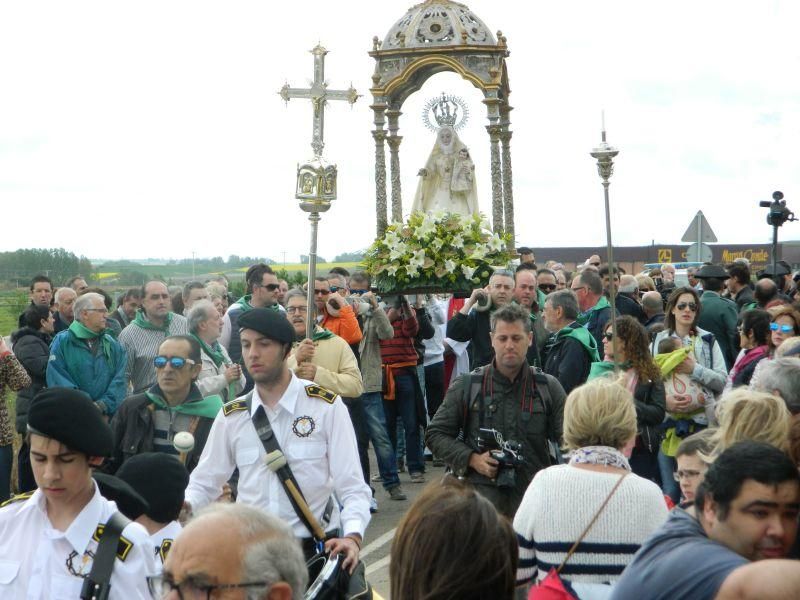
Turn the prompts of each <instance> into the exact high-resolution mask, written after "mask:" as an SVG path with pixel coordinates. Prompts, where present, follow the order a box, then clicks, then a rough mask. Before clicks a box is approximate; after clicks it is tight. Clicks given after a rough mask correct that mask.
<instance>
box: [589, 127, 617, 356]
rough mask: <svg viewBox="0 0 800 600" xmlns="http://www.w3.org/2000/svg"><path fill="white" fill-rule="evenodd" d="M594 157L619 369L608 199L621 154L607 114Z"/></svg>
mask: <svg viewBox="0 0 800 600" xmlns="http://www.w3.org/2000/svg"><path fill="white" fill-rule="evenodd" d="M590 154H591V155H592V158H595V159H597V173H598V175H600V179H602V181H603V194H604V197H605V209H606V252H607V254H608V269H609V278H608V279H609V294H608V295H609V302H610V304H611V335H612V338H611V347H612V349H613V352H614V370H616V369H617V365H618V363H617V360H618V357H617V307H616V298H615V296H616V284H615V283H614V276H615V275H616V266H615V265H614V248H613V246H612V244H611V207H610V203H609V199H608V186H609V184H610V182H609V179H610V178H611V175H613V174H614V157H615V156H617V154H619V150H617V149H616V148H614V147H613V146H611V145H609V144H608V142H606V124H605V115H603V126H602V132H601V141H600V145H599V146H596V147H595V148H593V149H592V151H591V153H590Z"/></svg>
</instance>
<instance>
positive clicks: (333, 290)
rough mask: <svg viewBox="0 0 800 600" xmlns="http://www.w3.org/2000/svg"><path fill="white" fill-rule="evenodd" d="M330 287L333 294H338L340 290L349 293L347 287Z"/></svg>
mask: <svg viewBox="0 0 800 600" xmlns="http://www.w3.org/2000/svg"><path fill="white" fill-rule="evenodd" d="M329 287H330V288H331V293H336V292H338V291H339V290H343V291H345V292H346V291H347V288H346V287H342V286H340V285H332V286H329Z"/></svg>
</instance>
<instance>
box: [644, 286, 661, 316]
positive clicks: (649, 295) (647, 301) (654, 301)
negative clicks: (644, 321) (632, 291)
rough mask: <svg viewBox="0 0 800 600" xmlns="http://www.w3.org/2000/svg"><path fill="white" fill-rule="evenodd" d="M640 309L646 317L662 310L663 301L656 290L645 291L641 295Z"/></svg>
mask: <svg viewBox="0 0 800 600" xmlns="http://www.w3.org/2000/svg"><path fill="white" fill-rule="evenodd" d="M642 310H644V312H645V314H647V316H648V317H652V316H653V315H657V314H659V313H662V312H664V301H663V300H662V299H661V294H659V293H658V292H645V294H644V296H642Z"/></svg>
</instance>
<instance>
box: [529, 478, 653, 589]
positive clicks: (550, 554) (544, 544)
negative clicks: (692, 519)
mask: <svg viewBox="0 0 800 600" xmlns="http://www.w3.org/2000/svg"><path fill="white" fill-rule="evenodd" d="M619 477H620V475H619V474H618V473H605V472H598V471H589V470H587V469H581V468H578V467H571V466H569V465H556V466H554V467H550V468H547V469H544V470H542V471H539V472H538V473H537V474H536V476H535V477H534V478H533V481H532V482H531V484H530V486H528V490H527V491H526V492H525V497H524V498H523V499H522V504H521V505H520V507H519V510H517V514H516V516H515V517H514V529H515V531H516V532H517V539H518V541H519V568H518V570H517V584H524V583H527V582H530V581H531V580H533V579H534V578H536V579H539V580H541V579H543V578H544V577H545V575H547V572H548V571H549V570H550V568H551V567H556V568H557V567H558V565H560V564H561V561H563V560H564V557H565V556H566V554H567V552H568V551H569V549H570V548H571V547H572V544H574V543H575V541H576V540H577V539H578V537H579V536H580V534H581V533H582V532H583V530H584V529H585V528H586V526H587V525H588V524H589V522H590V521H591V520H592V517H593V516H594V515H595V513H596V512H597V509H598V508H600V505H601V504H602V503H603V501H604V500H605V499H606V497H607V496H608V494H609V492H611V489H612V488H613V487H614V485H615V484H616V483H617V480H618V479H619ZM667 512H668V511H667V506H666V504H665V502H664V497H663V495H662V494H661V490H660V489H659V488H658V486H657V485H656V484H655V483H653V482H652V481H648V480H647V479H644V478H642V477H639V476H637V475H634V474H633V473H631V474H630V475H628V476H627V477H626V478H625V480H624V481H623V482H622V484H621V485H620V487H619V489H618V490H617V492H616V493H615V494H614V497H613V498H611V501H610V502H609V503H608V506H606V508H605V510H603V512H602V514H601V515H600V517H599V518H598V519H597V521H596V522H595V524H594V526H593V527H592V528H591V530H589V533H588V534H587V535H586V537H585V538H584V539H583V541H582V542H581V543H580V545H579V546H578V548H577V550H576V552H575V553H574V554H573V555H572V557H571V558H570V559H569V561H568V562H567V564H566V565H565V567H564V568H563V569H562V571H561V577H562V578H563V579H565V580H568V581H571V582H575V583H608V582H614V581H616V580H617V579H618V578H619V576H620V574H621V573H622V571H623V569H624V568H625V566H626V565H627V564H628V563H629V562H630V561H631V559H632V558H633V555H634V554H635V553H636V551H637V550H638V549H639V546H640V545H641V544H642V542H644V540H645V539H647V538H648V537H649V536H650V534H651V533H652V532H653V531H654V530H655V529H657V528H658V527H660V526H661V524H662V523H663V522H664V521H665V520H666V518H667ZM537 569H538V573H537Z"/></svg>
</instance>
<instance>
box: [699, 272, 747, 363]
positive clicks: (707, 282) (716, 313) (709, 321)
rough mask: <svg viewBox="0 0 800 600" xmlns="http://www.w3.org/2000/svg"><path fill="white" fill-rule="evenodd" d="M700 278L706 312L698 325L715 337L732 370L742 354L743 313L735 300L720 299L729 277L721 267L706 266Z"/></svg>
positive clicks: (701, 300) (703, 311)
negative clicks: (739, 322)
mask: <svg viewBox="0 0 800 600" xmlns="http://www.w3.org/2000/svg"><path fill="white" fill-rule="evenodd" d="M696 277H697V279H700V280H702V282H703V295H702V296H700V305H701V307H702V308H701V310H700V320H699V321H698V323H697V325H698V326H699V327H700V328H701V329H705V330H706V331H710V332H711V333H713V334H714V337H715V338H716V339H717V341H718V342H719V346H720V349H721V350H722V355H723V356H724V357H725V365H726V367H727V368H728V370H730V369H731V368H732V367H733V363H734V361H735V360H736V355H737V354H738V352H739V345H738V343H737V341H738V337H739V336H738V333H737V331H736V318H737V315H738V312H739V311H738V310H737V309H736V303H735V302H734V301H733V300H728V299H727V298H723V297H722V296H721V295H720V293H721V292H722V288H723V287H724V284H725V279H727V278H728V273H727V272H726V271H725V269H723V268H722V267H721V266H719V265H703V266H702V267H701V268H700V270H699V271H698V272H697V275H696Z"/></svg>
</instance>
